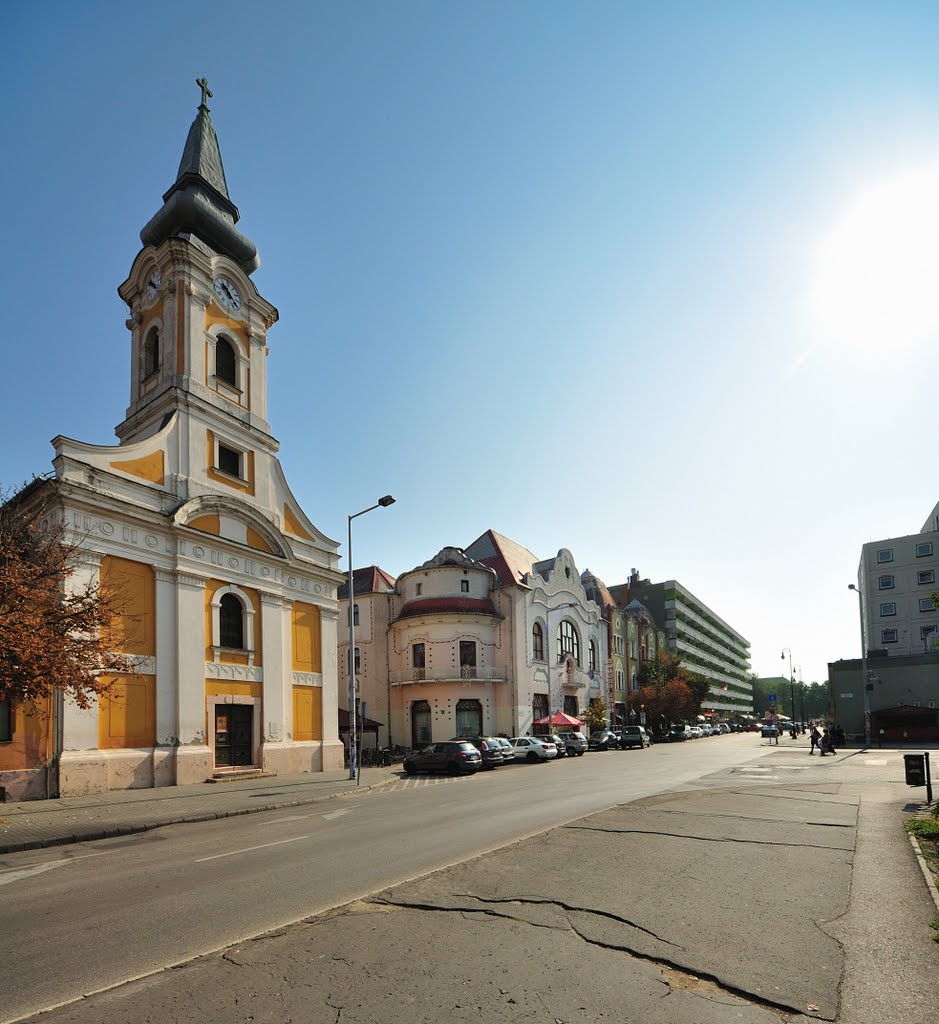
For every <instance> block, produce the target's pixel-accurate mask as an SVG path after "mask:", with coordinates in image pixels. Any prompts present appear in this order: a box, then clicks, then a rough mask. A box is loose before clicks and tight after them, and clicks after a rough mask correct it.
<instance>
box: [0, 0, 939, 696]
mask: <svg viewBox="0 0 939 1024" xmlns="http://www.w3.org/2000/svg"><path fill="white" fill-rule="evenodd" d="M937 29H939V6H937V5H936V4H935V3H903V2H899V3H897V2H891V3H887V2H884V3H864V2H851V3H839V2H833V0H829V2H826V3H824V4H820V3H817V2H812V3H798V2H789V3H760V2H749V3H741V2H735V3H697V2H691V3H661V4H639V3H626V2H624V0H621V2H616V3H600V2H584V3H567V4H560V3H552V2H543V0H539V2H532V3H521V2H516V3H508V4H505V3H480V2H474V3H472V4H469V3H466V4H461V5H457V4H446V3H439V2H433V3H432V2H406V3H405V2H402V3H391V2H381V3H376V2H360V3H345V4H342V3H332V4H325V3H311V2H304V3H289V2H271V3H244V2H237V0H236V2H232V0H226V2H224V3H213V2H206V3H179V2H175V0H171V2H164V3H161V4H158V5H145V4H135V5H129V4H126V3H107V2H100V0H99V2H95V3H91V4H73V3H62V2H57V3H45V4H16V5H8V6H7V9H6V10H5V12H4V31H5V36H6V42H7V46H6V47H5V50H6V53H5V57H4V61H3V62H2V65H0V87H2V90H3V95H4V97H5V100H4V104H3V109H2V111H0V126H2V131H3V138H4V140H5V143H6V145H5V147H4V148H5V151H6V156H5V159H4V160H3V162H2V164H0V186H2V196H3V200H2V202H3V218H2V225H3V233H4V238H3V255H2V281H3V298H4V302H3V308H4V320H5V323H4V329H3V339H4V340H3V364H2V365H3V384H4V387H3V399H4V400H3V403H2V406H0V436H2V438H3V439H4V440H3V456H2V459H0V480H2V481H3V482H4V483H6V484H8V485H13V484H16V483H19V482H21V481H22V480H24V479H26V478H29V477H30V476H31V475H32V474H33V473H42V472H45V471H47V470H48V469H49V468H50V458H51V455H52V450H51V447H50V445H49V440H50V438H52V437H53V436H55V435H56V434H59V433H62V434H66V435H68V436H71V437H74V438H78V439H81V440H85V441H89V442H94V443H100V444H107V443H113V441H114V435H113V428H114V426H115V425H116V424H117V423H118V422H120V420H121V419H122V418H123V415H124V410H125V407H126V405H127V401H128V387H129V385H128V375H129V351H128V349H129V335H128V332H127V331H126V329H125V327H124V320H125V317H126V309H125V307H124V306H123V303H122V302H121V301H120V299H119V298H118V296H117V293H116V288H117V286H118V284H120V282H121V281H123V280H124V278H125V276H126V274H127V271H128V270H129V268H130V265H131V262H132V260H133V258H134V256H135V254H136V253H137V251H138V249H139V239H138V232H139V230H140V229H141V227H143V225H144V224H145V223H146V222H147V220H148V219H149V218H150V217H151V216H152V214H153V213H154V212H155V211H156V210H157V209H158V207H159V205H160V201H161V200H160V197H161V195H162V193H163V192H164V191H165V190H166V189H167V188H168V187H169V185H170V184H171V183H172V181H173V180H174V178H175V173H176V167H177V164H178V161H179V157H180V154H181V152H182V146H183V142H184V140H185V137H186V132H187V130H188V127H189V124H190V122H191V121H192V119H193V117H194V115H195V110H196V106H197V105H198V100H199V93H198V90H197V89H196V87H195V85H194V79H195V78H196V77H198V76H201V75H205V76H206V77H207V78H208V80H209V84H210V87H211V88H212V90H213V91H214V93H215V97H214V99H213V100H212V101H211V104H210V105H211V108H212V117H213V121H214V123H215V126H216V129H217V131H218V134H219V139H220V143H221V149H222V156H223V159H224V161H225V169H226V173H227V176H228V184H229V189H230V192H231V195H232V198H233V200H234V202H235V203H236V204H237V205H238V206H239V207H240V209H241V213H242V220H241V223H240V225H239V226H240V227H241V228H242V229H243V230H244V232H245V233H246V234H247V235H248V236H249V237H250V238H251V239H252V240H253V241H254V242H255V243H256V244H257V245H258V248H259V250H260V253H261V259H262V266H261V268H260V270H259V271H258V272H257V273H256V274H255V278H254V279H255V281H256V283H257V285H258V287H259V288H260V290H261V292H262V294H264V295H265V296H266V297H267V298H268V299H269V300H270V301H272V302H273V303H274V304H275V305H276V306H277V307H278V308H279V310H280V313H281V321H280V323H279V324H278V325H277V326H276V327H275V328H274V329H273V331H272V332H271V336H270V350H271V355H270V360H269V382H270V383H269V412H270V420H271V423H272V426H273V429H274V433H275V435H276V436H277V437H278V438H279V439H280V441H281V443H282V450H281V456H282V461H283V464H284V467H285V470H286V472H287V475H288V479H289V480H290V481H291V485H292V487H293V488H294V491H295V493H296V494H297V497H298V498H299V500H300V501H301V503H302V504H303V506H304V508H305V510H306V511H307V513H308V515H309V516H310V517H311V519H312V520H313V521H314V522H315V523H316V524H317V526H318V527H319V528H320V529H322V530H323V531H324V532H326V533H327V534H328V535H330V536H332V537H335V538H337V539H340V540H343V547H344V537H345V526H346V515H347V514H348V513H350V512H353V511H358V510H359V509H361V508H364V507H366V506H367V505H369V504H371V503H372V502H373V501H374V500H375V499H376V498H377V497H378V496H379V495H382V494H384V493H386V492H392V493H394V494H395V495H396V497H397V499H398V503H397V504H396V505H395V506H393V507H392V508H390V509H388V510H383V511H376V512H374V513H372V514H371V515H369V516H368V517H363V518H362V519H359V520H357V526H356V535H355V556H356V558H355V560H356V563H357V564H367V563H370V562H377V563H379V564H380V565H382V566H383V567H384V568H385V569H387V570H388V571H390V572H392V573H398V572H401V571H404V570H407V569H410V568H411V567H413V566H414V565H416V564H418V563H420V562H423V561H424V560H426V559H427V558H429V557H431V556H432V555H433V554H435V553H436V551H437V550H438V549H439V548H440V547H442V546H443V545H445V544H455V545H458V546H464V545H466V544H468V543H469V542H470V541H471V540H473V539H474V538H475V537H476V536H477V535H478V534H480V533H481V532H482V531H484V530H485V529H487V528H490V527H491V528H493V529H495V530H498V531H500V532H502V533H504V534H507V535H508V536H510V537H512V538H513V539H515V540H518V541H520V542H521V543H523V544H525V545H526V546H527V547H529V548H531V550H532V551H534V552H535V553H536V554H537V555H538V556H539V557H541V558H544V557H549V556H551V555H553V554H555V553H556V552H557V550H558V549H559V548H561V547H567V548H570V549H571V551H572V552H573V554H574V557H575V559H576V560H577V563H578V566H579V567H580V569H581V570H583V569H585V568H589V569H591V570H592V571H593V572H595V573H596V574H597V575H599V576H600V577H602V578H603V579H604V580H606V581H607V583H610V584H612V583H618V582H622V581H624V580H625V579H626V577H627V576H628V574H629V570H630V568H631V567H632V566H636V567H638V569H639V571H640V573H641V574H642V575H643V576H649V577H651V578H652V579H654V580H662V579H669V578H677V579H679V580H680V581H681V582H682V583H684V584H685V585H686V586H688V587H689V588H690V589H691V590H692V591H693V592H695V593H696V594H697V595H698V596H699V597H700V598H701V599H703V600H704V601H705V602H706V603H707V604H709V605H710V606H711V607H712V608H713V609H714V610H715V611H716V612H717V613H718V614H719V615H721V616H722V617H723V618H724V619H725V620H726V621H728V622H729V623H730V624H731V625H733V626H734V627H735V628H737V629H738V630H739V631H740V632H741V633H743V634H744V635H745V636H746V637H747V638H748V639H749V640H750V641H751V643H752V645H753V667H754V669H755V670H756V671H758V672H759V673H760V674H762V675H775V674H779V673H780V671H781V669H782V668H783V667H784V664H783V662H781V661H780V658H779V652H780V650H781V649H782V648H783V647H790V648H792V651H793V660H794V662H795V663H796V664H798V665H801V667H802V670H803V677H804V678H805V679H806V680H811V679H822V678H824V676H825V671H826V663H827V662H828V661H830V660H834V659H837V658H839V657H853V656H856V655H857V653H858V652H859V647H860V644H859V637H858V625H857V603H856V599H855V597H854V595H853V594H851V593H849V592H848V590H847V584H848V583H849V582H851V581H852V580H854V578H855V573H856V568H857V562H858V558H859V554H860V546H861V544H862V543H864V542H865V541H867V540H870V539H875V538H879V537H889V536H895V535H899V534H904V533H910V532H914V531H916V530H917V529H918V528H919V527H920V525H921V524H922V522H923V520H924V519H925V518H926V516H927V514H928V513H929V511H930V509H931V508H932V506H933V504H934V503H935V501H936V500H937V498H939V494H937V492H936V489H935V487H934V484H933V476H934V473H933V467H932V456H933V446H932V438H931V432H932V430H931V428H932V422H931V421H932V417H933V413H934V396H935V385H934V383H933V382H934V379H935V376H936V368H937V367H936V364H937V360H939V347H937V345H936V341H937V326H939V315H937V310H936V301H937V295H939V292H937V290H936V288H935V284H934V282H935V281H936V279H937V274H939V257H937V253H936V251H935V245H934V243H933V244H932V245H931V244H930V239H931V238H939V231H937V232H933V231H932V227H933V226H935V225H939V213H937V210H936V208H935V204H936V203H937V202H939V76H937V75H936V40H937V38H939V32H937ZM933 186H935V187H933ZM898 197H899V198H898ZM903 202H906V203H907V207H910V204H912V208H911V209H909V208H908V209H907V211H906V215H907V217H908V219H909V221H910V223H909V224H908V225H907V227H908V230H907V231H906V233H905V234H902V237H900V239H899V240H897V239H896V238H894V239H892V240H891V239H887V238H886V235H885V231H886V230H887V229H886V228H885V227H884V221H885V218H886V221H887V222H890V221H891V218H892V217H893V214H892V213H891V211H892V210H893V208H894V207H895V206H896V205H897V204H900V205H902V203H903ZM878 203H879V204H880V205H878ZM891 203H892V204H893V206H891ZM931 204H932V205H931ZM884 210H886V213H884ZM865 211H866V212H865ZM872 211H873V212H872ZM898 216H899V215H898ZM852 218H854V219H852ZM865 218H866V219H865ZM894 219H896V218H894ZM923 225H927V226H929V228H930V230H929V232H927V234H928V237H927V238H925V239H924V238H921V237H918V235H917V232H919V234H920V235H922V234H923V232H922V230H921V229H922V226H923ZM826 240H827V241H826ZM907 243H909V244H907ZM868 250H870V252H869V253H868V255H870V258H871V259H875V263H874V264H873V265H872V266H871V265H869V264H865V263H863V259H862V257H864V254H865V253H866V252H868ZM885 253H887V254H888V256H889V257H890V258H888V259H884V254H885ZM910 253H913V254H914V258H915V260H914V264H913V266H912V268H910V267H909V266H908V263H907V264H904V263H903V260H904V259H905V260H907V261H909V259H910ZM825 254H828V255H827V256H826V255H825ZM901 257H902V258H901ZM876 259H880V261H881V262H880V263H879V264H878V263H877V262H876ZM826 260H827V261H828V262H826ZM859 260H860V261H861V262H860V263H859V262H858V261H859ZM839 261H840V262H839ZM898 268H901V269H902V272H900V271H899V270H898ZM904 268H905V269H904ZM919 271H922V278H923V281H922V282H920V283H919V284H917V281H918V278H917V273H918V272H919ZM883 281H888V283H889V284H890V287H889V288H888V290H887V291H886V293H885V294H883V295H880V294H879V293H878V295H876V296H874V295H872V293H873V292H875V291H876V290H877V288H878V287H879V286H880V283H881V282H883ZM911 281H912V282H913V283H912V284H910V282H911ZM904 282H905V284H904ZM904 287H906V291H904ZM891 289H892V290H891ZM911 289H912V291H911ZM917 289H918V290H917ZM872 303H873V305H871V304H872ZM909 310H913V311H914V312H916V313H917V316H914V317H913V322H912V324H908V323H907V322H906V320H905V319H904V316H905V313H906V312H908V311H909ZM785 667H787V666H785Z"/></svg>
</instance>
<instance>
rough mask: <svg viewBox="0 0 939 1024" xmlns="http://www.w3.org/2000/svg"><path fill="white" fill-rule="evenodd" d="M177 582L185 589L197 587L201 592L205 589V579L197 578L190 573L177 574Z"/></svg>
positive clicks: (202, 577)
mask: <svg viewBox="0 0 939 1024" xmlns="http://www.w3.org/2000/svg"><path fill="white" fill-rule="evenodd" d="M176 582H177V583H179V585H180V586H183V587H197V588H198V589H199V590H204V589H205V577H204V576H196V575H194V574H193V573H189V572H177V573H176Z"/></svg>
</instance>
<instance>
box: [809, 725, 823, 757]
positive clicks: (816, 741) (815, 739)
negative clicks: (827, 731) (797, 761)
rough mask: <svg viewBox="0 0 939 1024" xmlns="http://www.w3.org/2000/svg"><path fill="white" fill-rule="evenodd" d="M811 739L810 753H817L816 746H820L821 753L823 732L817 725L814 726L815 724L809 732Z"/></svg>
mask: <svg viewBox="0 0 939 1024" xmlns="http://www.w3.org/2000/svg"><path fill="white" fill-rule="evenodd" d="M809 739H810V740H811V741H812V747H811V749H810V750H809V755H810V756H811V755H812V754H814V753H815V748H816V747H818V748H819V753H821V739H822V734H821V733H820V732H819V731H818V727H817V726H814V725H813V726H812V731H811V732H810V733H809Z"/></svg>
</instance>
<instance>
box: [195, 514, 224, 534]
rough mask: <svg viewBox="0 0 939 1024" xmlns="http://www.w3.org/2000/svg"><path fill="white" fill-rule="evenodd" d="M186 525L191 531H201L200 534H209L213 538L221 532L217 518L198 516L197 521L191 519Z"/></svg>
mask: <svg viewBox="0 0 939 1024" xmlns="http://www.w3.org/2000/svg"><path fill="white" fill-rule="evenodd" d="M186 525H187V526H188V527H190V528H191V529H193V530H201V531H202V533H211V534H213V535H214V536H215V537H217V536H218V535H219V531H220V530H221V526H220V525H219V521H218V516H199V517H198V518H197V519H191V520H190V521H189V522H188V523H186Z"/></svg>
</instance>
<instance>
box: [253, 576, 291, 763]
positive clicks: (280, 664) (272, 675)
mask: <svg viewBox="0 0 939 1024" xmlns="http://www.w3.org/2000/svg"><path fill="white" fill-rule="evenodd" d="M260 596H261V665H262V667H263V670H264V689H263V690H262V693H263V695H264V706H263V709H262V713H263V715H264V721H263V722H262V728H261V735H262V737H263V741H262V742H263V743H264V744H265V745H267V744H269V743H282V742H283V741H284V740H285V739H286V738H287V734H288V732H290V721H289V719H290V717H291V716H292V708H291V690H290V687H291V685H292V680H293V669H292V663H291V653H290V602H289V601H286V600H285V599H284V598H282V597H280V596H279V595H278V594H265V593H263V592H262V593H261V595H260Z"/></svg>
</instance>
